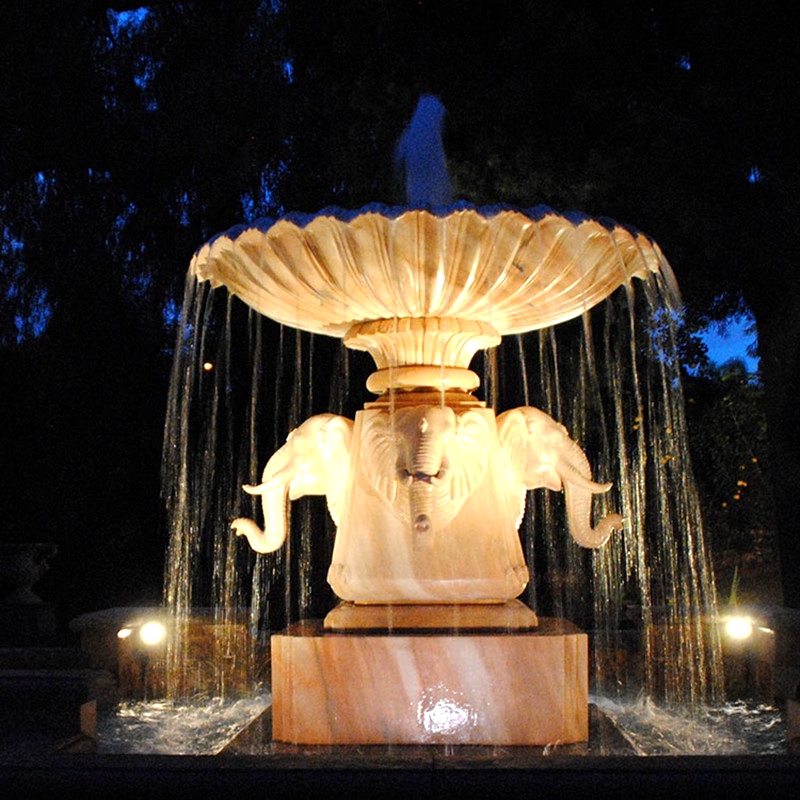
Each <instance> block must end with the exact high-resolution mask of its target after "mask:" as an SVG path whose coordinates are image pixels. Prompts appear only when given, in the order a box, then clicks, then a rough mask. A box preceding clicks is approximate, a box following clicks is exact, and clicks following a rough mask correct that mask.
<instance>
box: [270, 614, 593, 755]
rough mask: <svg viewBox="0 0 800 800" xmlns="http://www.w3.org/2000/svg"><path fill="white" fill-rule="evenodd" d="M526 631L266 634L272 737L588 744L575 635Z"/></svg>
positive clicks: (583, 672) (583, 642)
mask: <svg viewBox="0 0 800 800" xmlns="http://www.w3.org/2000/svg"><path fill="white" fill-rule="evenodd" d="M539 623H540V624H539V627H538V628H536V629H534V630H527V631H510V632H492V633H486V632H482V633H476V632H466V633H458V632H456V633H424V632H421V633H403V634H401V635H388V634H386V633H384V632H375V631H369V632H358V633H332V632H330V631H325V630H324V629H323V627H322V623H321V622H319V621H305V622H300V623H297V624H295V625H292V626H291V627H290V628H288V629H287V630H285V631H284V632H282V633H280V634H276V635H274V636H273V637H272V698H273V739H274V740H276V741H281V742H291V743H294V744H497V745H547V744H555V743H562V744H567V743H570V742H580V741H586V740H587V739H588V738H589V712H588V643H587V637H586V634H584V633H581V632H580V631H579V630H578V629H577V628H575V626H573V625H571V624H570V623H568V622H566V621H565V620H559V619H540V620H539Z"/></svg>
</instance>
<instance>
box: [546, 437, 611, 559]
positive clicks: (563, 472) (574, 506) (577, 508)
mask: <svg viewBox="0 0 800 800" xmlns="http://www.w3.org/2000/svg"><path fill="white" fill-rule="evenodd" d="M558 472H559V475H560V477H561V479H562V482H563V485H564V495H565V498H566V505H567V522H568V524H569V532H570V535H571V536H572V538H573V539H574V540H575V542H576V543H577V544H579V545H580V546H581V547H588V548H591V549H596V548H598V547H602V546H603V545H604V544H605V543H606V542H607V541H608V539H609V538H610V536H611V534H612V533H614V531H616V530H621V529H622V517H621V516H620V515H619V514H609V515H607V516H606V517H604V518H603V519H601V520H600V522H599V523H598V524H597V526H596V527H594V528H593V527H592V498H593V497H594V495H595V494H601V493H603V492H607V491H608V490H609V489H610V488H611V486H612V484H611V483H595V482H594V481H593V480H592V479H591V467H590V466H589V461H588V459H587V458H586V455H585V454H584V452H583V450H581V448H580V447H579V446H578V445H577V444H576V443H575V442H572V444H571V446H570V448H569V458H568V459H567V460H562V462H561V463H560V464H559V467H558Z"/></svg>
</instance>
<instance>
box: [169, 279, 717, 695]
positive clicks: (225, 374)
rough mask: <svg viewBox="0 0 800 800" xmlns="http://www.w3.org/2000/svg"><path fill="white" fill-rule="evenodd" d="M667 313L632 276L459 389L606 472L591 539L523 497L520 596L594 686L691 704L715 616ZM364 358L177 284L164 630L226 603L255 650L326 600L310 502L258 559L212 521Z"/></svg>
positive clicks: (335, 402) (357, 385) (245, 511)
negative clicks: (470, 388)
mask: <svg viewBox="0 0 800 800" xmlns="http://www.w3.org/2000/svg"><path fill="white" fill-rule="evenodd" d="M677 307H678V305H677V297H676V292H675V289H674V287H673V286H670V285H668V284H667V283H666V281H665V280H664V278H663V276H662V275H661V274H652V275H650V276H649V277H648V279H647V280H646V281H639V280H636V281H633V282H632V284H631V285H629V286H623V287H621V288H620V289H619V290H618V291H617V292H616V293H615V294H613V295H612V296H611V297H610V298H609V300H607V301H606V302H605V303H602V304H601V305H599V306H597V307H595V308H594V309H592V310H591V311H587V312H585V313H584V315H583V316H582V317H581V318H579V319H576V320H574V321H572V322H569V323H565V324H562V325H559V326H557V327H553V328H548V329H545V330H542V331H539V332H533V333H529V334H526V335H524V336H518V337H507V338H506V340H504V341H503V343H502V344H501V345H500V347H499V348H497V349H496V350H492V351H487V352H485V353H483V354H479V355H478V356H477V357H476V362H478V363H475V364H474V365H473V368H475V369H476V371H478V372H479V373H480V374H482V378H483V385H482V389H479V390H478V392H476V394H478V395H480V393H481V391H482V392H483V394H482V397H483V399H485V400H486V402H487V404H488V405H489V406H491V407H493V408H494V409H495V410H496V411H498V412H500V411H503V410H505V409H507V408H512V407H514V406H516V405H520V404H531V405H534V406H538V407H540V408H542V409H543V410H545V411H546V412H548V413H549V414H551V416H553V417H554V418H556V419H558V420H559V421H561V422H562V423H563V424H565V425H566V427H567V428H568V430H569V431H570V433H571V436H572V437H573V438H574V439H576V440H577V441H578V442H579V443H580V444H581V447H582V448H583V449H584V450H585V451H586V452H587V455H588V456H589V459H590V462H591V463H592V464H593V466H594V471H595V475H596V476H598V479H599V480H604V481H605V480H609V481H613V483H614V489H613V490H612V491H611V492H609V493H608V494H607V495H603V496H598V497H597V499H596V503H597V505H596V508H595V514H596V515H598V514H602V513H605V512H606V511H608V510H612V509H618V510H619V511H620V512H621V513H622V514H623V516H624V517H625V519H626V525H625V531H624V533H623V534H622V535H616V536H614V537H612V539H611V541H610V542H609V544H608V545H606V547H604V548H602V549H600V550H597V551H587V550H583V549H582V548H579V547H577V546H576V545H575V544H574V543H573V542H572V541H571V539H570V537H569V536H568V533H567V529H566V519H565V514H564V508H563V498H562V496H561V495H560V494H556V493H553V492H549V491H546V490H539V491H535V492H531V493H530V497H529V502H528V511H527V513H526V515H525V519H524V521H523V525H522V527H521V531H520V535H521V537H522V543H523V548H524V552H525V553H526V558H527V561H528V566H529V568H530V571H531V576H532V579H531V582H530V584H529V586H528V588H527V589H526V591H525V593H524V594H523V596H522V599H523V600H524V601H525V602H527V603H528V604H529V605H530V606H531V607H533V608H534V609H535V610H536V611H537V612H538V613H539V614H540V615H543V616H558V617H564V618H567V619H569V620H571V621H573V622H575V623H577V624H578V625H580V626H582V627H583V628H584V629H586V630H589V631H591V632H592V633H593V639H594V642H595V647H594V654H593V663H592V680H593V687H594V689H595V690H596V691H598V692H601V693H602V694H604V695H607V696H610V697H614V696H616V695H619V694H624V695H626V696H630V694H631V691H632V688H633V691H634V692H641V693H642V694H643V695H644V696H647V697H650V698H653V699H654V700H657V701H665V702H668V703H673V702H679V703H686V704H688V705H689V706H691V705H693V704H697V703H702V702H704V701H711V702H716V701H719V700H720V699H721V698H722V696H723V689H722V675H721V657H720V644H719V639H718V626H716V625H715V624H710V622H712V621H713V620H714V617H715V609H716V596H715V589H714V582H713V571H712V565H711V562H710V556H709V553H708V552H707V549H706V545H705V542H704V538H703V528H702V521H701V519H700V513H699V508H698V502H697V497H696V493H695V489H694V484H693V479H692V471H691V464H690V463H689V461H688V447H687V443H686V424H685V419H684V413H683V397H682V390H681V381H680V369H679V361H678V356H677V352H676V347H675V330H674V326H675V322H676V319H677V311H676V309H677ZM368 361H369V359H368V357H367V356H366V355H364V354H360V353H356V354H351V353H349V352H348V351H347V350H345V349H344V348H343V347H342V346H341V344H340V342H339V341H338V340H336V339H331V338H328V337H321V336H312V335H310V334H306V333H301V332H299V331H294V330H290V329H285V328H283V327H281V326H279V325H277V324H276V323H273V322H271V321H270V320H268V319H265V318H263V317H261V316H259V315H257V314H255V313H254V312H252V311H250V310H249V309H248V308H247V307H246V306H244V305H243V304H242V303H241V302H240V301H238V300H237V299H236V298H232V297H230V296H229V295H228V294H227V292H226V291H225V290H211V289H209V287H208V284H198V283H196V282H195V281H194V279H192V278H190V279H189V280H188V282H187V290H186V302H185V305H184V317H183V323H182V327H181V332H180V336H179V340H178V352H177V353H176V359H175V367H174V370H175V371H174V375H173V382H172V391H171V396H170V406H169V412H168V419H167V426H166V431H165V459H164V464H165V475H164V484H165V487H166V500H167V505H168V508H169V512H170V518H171V520H172V531H171V539H170V546H169V552H168V558H167V567H166V597H167V602H168V605H169V607H170V608H171V610H172V611H173V613H174V614H175V616H176V619H177V620H178V622H179V623H180V621H181V620H185V619H186V618H187V616H188V614H189V613H190V610H191V608H192V607H197V606H208V607H212V608H213V609H215V611H214V613H215V616H216V618H217V619H219V620H221V621H224V619H225V618H226V615H230V614H232V613H233V610H235V609H240V608H243V607H244V608H248V609H249V620H250V627H251V633H252V634H253V636H254V639H255V640H256V641H260V642H262V643H263V642H265V641H266V640H267V637H268V636H269V634H270V633H271V632H272V631H275V630H280V629H281V628H283V627H284V626H285V625H286V624H287V623H289V622H291V621H294V620H297V619H299V618H307V617H317V618H318V617H321V616H324V614H325V613H327V611H328V610H330V608H332V607H333V605H334V604H335V602H336V598H335V597H334V595H333V593H332V592H331V590H330V588H329V587H328V586H327V583H326V581H325V576H326V572H327V566H328V564H329V562H330V555H331V549H332V543H333V536H334V526H333V523H332V521H331V520H330V518H329V516H328V514H327V510H326V508H325V503H324V499H323V498H317V497H312V498H302V499H300V500H299V501H297V502H295V503H293V504H292V510H291V533H290V535H289V537H288V539H287V544H286V546H285V547H284V548H283V549H282V550H279V551H278V552H276V553H273V554H266V555H257V554H255V553H253V552H252V551H251V550H250V549H249V548H248V547H247V546H246V544H245V542H244V541H243V540H237V539H236V538H235V537H234V536H233V534H232V533H231V531H230V530H229V527H228V525H229V521H230V520H231V519H233V518H234V517H236V516H242V515H244V516H251V517H254V518H258V515H259V513H260V511H259V509H258V508H257V506H256V503H255V500H254V498H251V497H249V496H248V495H246V494H245V493H244V492H242V491H241V488H240V487H241V485H242V484H244V483H256V482H258V475H259V471H260V468H261V465H263V463H264V462H265V461H266V458H267V457H268V456H269V455H270V454H271V453H272V452H273V451H274V450H275V449H277V448H278V447H279V446H280V445H281V444H282V443H283V441H284V440H285V437H286V435H287V434H288V432H289V431H290V430H291V429H292V428H293V427H295V426H296V425H297V424H299V422H300V421H302V420H303V419H304V418H307V417H308V416H310V415H312V414H316V413H321V412H323V411H330V412H333V413H337V414H343V415H345V416H350V417H352V416H353V415H354V412H355V410H356V409H357V408H359V407H360V406H361V405H362V404H363V402H364V401H365V400H368V399H370V397H369V395H368V394H367V392H366V390H365V388H364V380H365V378H366V376H367V375H368V374H369V372H370V367H371V365H370V364H369V363H368ZM480 362H482V363H480ZM499 376H502V377H499ZM178 627H179V628H180V624H179V626H178ZM182 647H185V645H182V644H181V641H180V638H179V639H178V641H177V643H176V644H175V645H174V646H173V652H172V654H171V662H172V664H173V665H174V666H175V669H176V670H178V671H179V669H180V665H181V664H182V663H185V661H186V659H185V652H183V651H182V650H181V648H182ZM173 685H174V686H180V685H181V679H179V678H175V679H174V680H173Z"/></svg>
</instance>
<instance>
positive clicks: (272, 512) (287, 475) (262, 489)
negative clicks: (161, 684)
mask: <svg viewBox="0 0 800 800" xmlns="http://www.w3.org/2000/svg"><path fill="white" fill-rule="evenodd" d="M352 430H353V423H352V421H351V420H349V419H347V418H345V417H340V416H336V415H335V414H318V415H316V416H314V417H310V418H309V419H307V420H306V421H305V422H304V423H303V424H302V425H300V426H299V427H298V428H296V429H295V430H293V431H292V432H291V433H290V434H289V436H288V438H287V439H286V443H285V444H284V445H283V447H281V448H280V449H279V450H277V451H276V452H275V453H274V454H273V456H272V457H271V458H270V459H269V461H268V462H267V465H266V466H265V467H264V472H263V475H262V477H261V483H260V484H258V485H257V486H244V487H242V488H243V489H244V490H245V491H246V492H247V493H248V494H253V495H260V496H261V501H262V507H263V510H264V530H263V531H262V530H261V529H260V528H259V527H258V525H256V523H255V522H253V521H252V520H250V519H245V518H243V517H240V518H238V519H235V520H233V522H232V523H231V527H232V528H233V529H234V531H235V532H236V535H237V536H246V537H247V541H248V542H249V543H250V546H251V547H252V548H253V550H255V551H257V552H259V553H271V552H272V551H273V550H277V549H278V548H279V547H280V546H281V545H282V544H283V542H284V540H285V539H286V506H287V499H288V500H296V499H297V498H298V497H303V496H305V495H313V494H317V495H320V494H324V495H326V498H327V502H328V510H329V511H330V513H331V516H332V517H333V519H334V522H336V523H337V524H338V519H339V513H340V511H341V508H342V501H343V496H344V488H345V483H346V480H347V473H348V469H349V465H350V442H351V438H352Z"/></svg>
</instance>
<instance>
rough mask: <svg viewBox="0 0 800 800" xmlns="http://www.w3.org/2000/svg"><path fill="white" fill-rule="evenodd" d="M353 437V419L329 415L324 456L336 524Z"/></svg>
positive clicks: (332, 512) (339, 513) (340, 507)
mask: <svg viewBox="0 0 800 800" xmlns="http://www.w3.org/2000/svg"><path fill="white" fill-rule="evenodd" d="M352 439H353V421H352V420H350V419H347V417H340V416H336V415H334V414H331V415H329V418H328V420H327V422H326V423H325V425H324V437H323V442H324V443H323V445H322V448H323V458H324V460H325V474H326V475H327V484H328V485H327V491H326V493H325V494H326V498H327V502H328V510H329V511H330V514H331V517H332V518H333V521H334V522H335V523H336V525H338V524H339V518H340V516H341V512H342V508H343V505H344V497H345V489H346V486H347V475H348V472H349V471H350V444H351V442H352Z"/></svg>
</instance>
